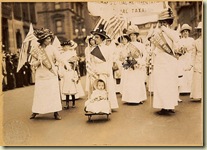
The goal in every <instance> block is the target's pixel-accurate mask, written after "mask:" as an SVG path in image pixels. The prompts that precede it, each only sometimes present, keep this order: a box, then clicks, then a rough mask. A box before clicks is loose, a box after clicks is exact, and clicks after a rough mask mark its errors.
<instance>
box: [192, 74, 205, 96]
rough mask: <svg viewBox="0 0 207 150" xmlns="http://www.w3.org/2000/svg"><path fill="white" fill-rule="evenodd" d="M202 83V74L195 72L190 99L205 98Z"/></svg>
mask: <svg viewBox="0 0 207 150" xmlns="http://www.w3.org/2000/svg"><path fill="white" fill-rule="evenodd" d="M202 83H203V82H202V73H199V72H194V73H193V82H192V90H191V94H190V98H193V99H201V98H202V97H203V96H202V94H203V88H202Z"/></svg>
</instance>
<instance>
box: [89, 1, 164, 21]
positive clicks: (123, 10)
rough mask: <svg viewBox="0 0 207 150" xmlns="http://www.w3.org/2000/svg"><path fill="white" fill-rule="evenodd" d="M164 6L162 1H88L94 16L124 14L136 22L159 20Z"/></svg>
mask: <svg viewBox="0 0 207 150" xmlns="http://www.w3.org/2000/svg"><path fill="white" fill-rule="evenodd" d="M163 8H164V2H162V1H157V2H153V1H137V2H136V1H132V2H127V1H122V2H121V1H119V2H105V1H104V2H88V10H89V12H90V14H91V15H93V16H100V17H101V18H104V19H105V20H108V19H109V18H110V17H111V16H114V15H120V14H121V15H123V16H124V18H125V19H126V20H127V21H128V22H129V21H131V22H132V23H134V24H143V23H147V22H154V21H157V17H158V14H159V13H160V12H161V11H162V9H163Z"/></svg>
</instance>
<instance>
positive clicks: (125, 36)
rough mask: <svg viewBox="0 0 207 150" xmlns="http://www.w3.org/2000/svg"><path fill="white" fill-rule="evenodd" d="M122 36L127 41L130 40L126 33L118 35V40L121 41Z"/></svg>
mask: <svg viewBox="0 0 207 150" xmlns="http://www.w3.org/2000/svg"><path fill="white" fill-rule="evenodd" d="M123 38H126V39H127V41H129V42H130V41H131V39H130V37H129V36H128V35H127V34H123V35H121V36H120V37H118V42H119V43H121V40H123Z"/></svg>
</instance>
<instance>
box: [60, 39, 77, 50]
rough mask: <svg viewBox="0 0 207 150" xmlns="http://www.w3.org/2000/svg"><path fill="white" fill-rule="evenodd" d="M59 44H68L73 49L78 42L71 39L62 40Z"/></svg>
mask: <svg viewBox="0 0 207 150" xmlns="http://www.w3.org/2000/svg"><path fill="white" fill-rule="evenodd" d="M60 45H61V46H66V45H67V46H69V49H75V48H76V47H77V46H78V44H77V43H76V42H74V41H73V40H68V41H64V42H62V43H61V44H60Z"/></svg>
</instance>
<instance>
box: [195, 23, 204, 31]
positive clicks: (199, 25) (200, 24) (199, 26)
mask: <svg viewBox="0 0 207 150" xmlns="http://www.w3.org/2000/svg"><path fill="white" fill-rule="evenodd" d="M202 28H203V24H202V22H199V23H198V26H197V27H195V29H197V30H198V29H202Z"/></svg>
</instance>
